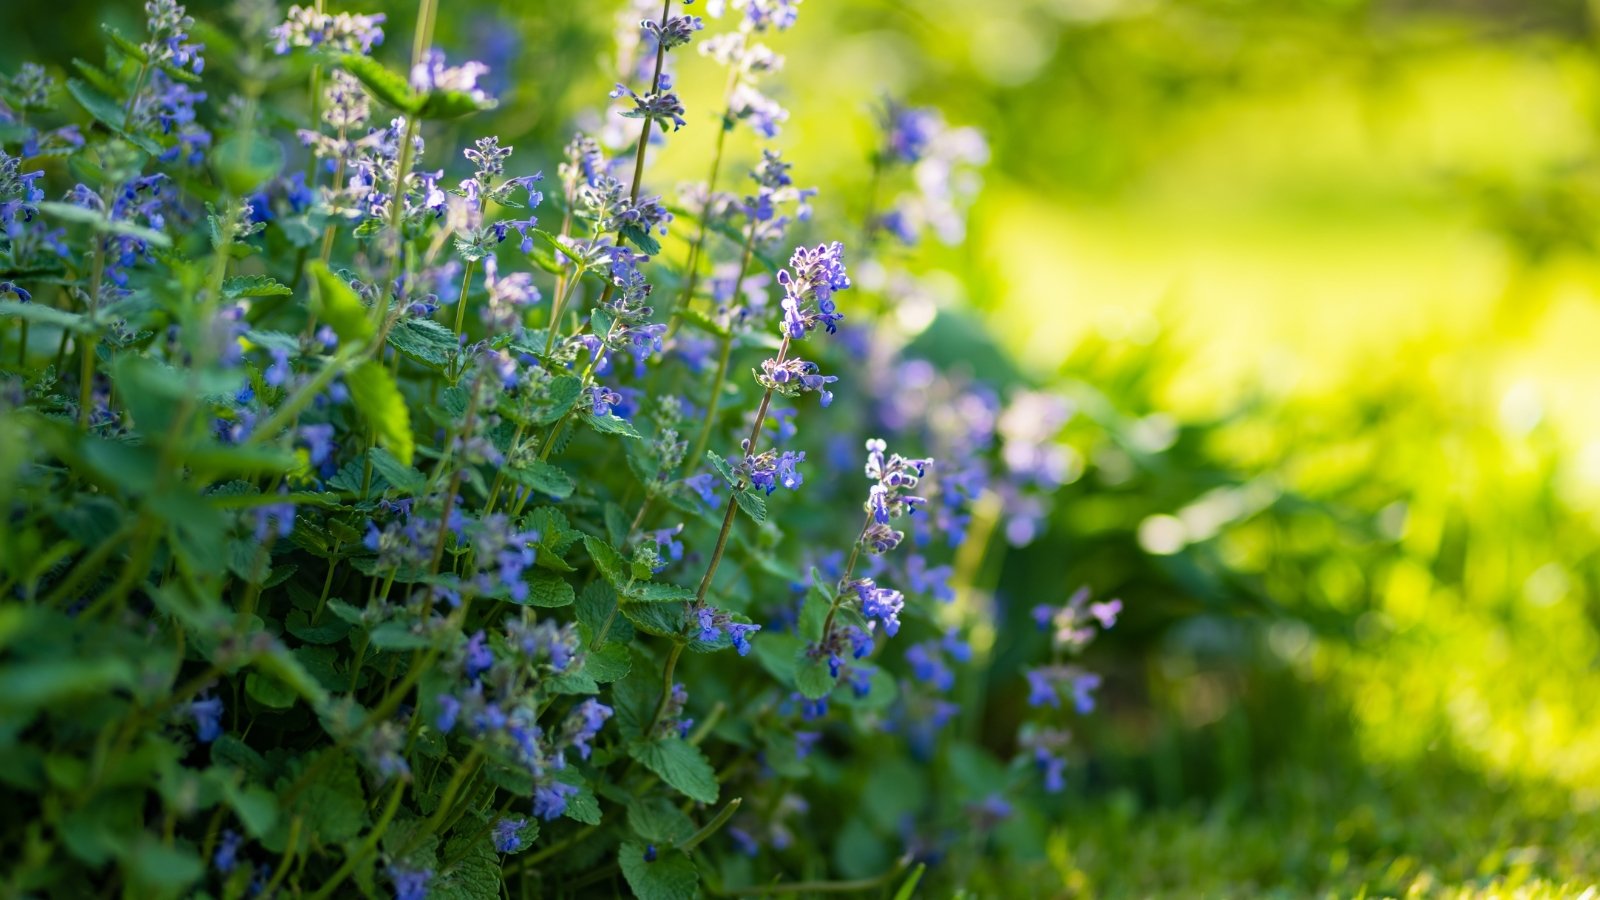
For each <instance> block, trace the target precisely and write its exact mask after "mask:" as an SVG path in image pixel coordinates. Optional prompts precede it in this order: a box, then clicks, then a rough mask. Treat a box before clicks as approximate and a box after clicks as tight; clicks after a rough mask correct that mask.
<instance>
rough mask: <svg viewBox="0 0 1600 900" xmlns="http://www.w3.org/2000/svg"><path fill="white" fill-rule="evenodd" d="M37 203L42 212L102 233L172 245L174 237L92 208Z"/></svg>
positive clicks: (53, 217)
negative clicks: (114, 217) (110, 216)
mask: <svg viewBox="0 0 1600 900" xmlns="http://www.w3.org/2000/svg"><path fill="white" fill-rule="evenodd" d="M36 205H37V206H38V207H39V211H40V212H42V213H44V214H45V215H46V216H48V217H49V218H52V219H55V220H57V221H60V222H73V223H76V224H79V225H88V226H89V227H91V228H93V229H94V230H95V231H98V232H100V233H102V234H125V235H128V236H130V237H136V238H138V239H139V240H141V241H144V242H145V243H147V244H149V245H151V246H153V247H161V248H167V247H171V246H172V239H171V238H169V237H167V236H166V235H165V234H163V233H161V232H159V231H156V230H154V229H151V228H146V227H144V226H143V225H135V224H133V223H132V222H125V221H122V220H120V219H118V220H112V219H108V218H106V217H105V216H102V215H101V214H99V213H97V212H95V211H94V210H92V209H84V208H83V207H81V206H74V205H73V204H71V203H56V202H55V201H51V200H46V201H40V202H39V203H38V204H36Z"/></svg>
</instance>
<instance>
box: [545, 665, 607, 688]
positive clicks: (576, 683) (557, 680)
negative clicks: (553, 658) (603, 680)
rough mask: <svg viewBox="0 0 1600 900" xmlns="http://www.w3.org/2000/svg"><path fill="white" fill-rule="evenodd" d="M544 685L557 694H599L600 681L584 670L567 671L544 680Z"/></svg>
mask: <svg viewBox="0 0 1600 900" xmlns="http://www.w3.org/2000/svg"><path fill="white" fill-rule="evenodd" d="M544 686H545V687H546V688H547V689H548V690H550V691H552V692H554V693H557V694H598V693H600V682H598V681H595V680H594V678H593V677H592V676H590V675H589V673H588V672H585V671H583V670H581V669H580V670H577V671H570V672H565V673H562V674H560V675H557V676H555V677H553V678H550V679H548V680H546V681H545V682H544Z"/></svg>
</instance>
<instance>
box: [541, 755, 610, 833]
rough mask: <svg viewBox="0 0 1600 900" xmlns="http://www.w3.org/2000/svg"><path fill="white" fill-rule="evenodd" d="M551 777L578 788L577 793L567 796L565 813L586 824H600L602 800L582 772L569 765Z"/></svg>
mask: <svg viewBox="0 0 1600 900" xmlns="http://www.w3.org/2000/svg"><path fill="white" fill-rule="evenodd" d="M551 777H552V778H554V779H555V780H556V781H559V782H561V783H562V784H569V785H571V786H573V787H575V788H577V789H578V792H577V793H576V794H573V795H571V796H569V797H568V798H567V808H566V811H565V812H564V813H563V815H565V816H566V817H567V818H569V819H574V820H576V821H579V822H582V823H583V824H585V825H599V824H600V801H598V800H596V799H595V796H594V788H592V787H590V786H589V782H587V781H585V780H584V777H583V773H582V772H579V771H578V770H577V769H576V768H575V767H573V766H567V767H566V768H564V769H557V770H556V771H555V772H554V773H553V774H552V775H551Z"/></svg>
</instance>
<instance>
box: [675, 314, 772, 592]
mask: <svg viewBox="0 0 1600 900" xmlns="http://www.w3.org/2000/svg"><path fill="white" fill-rule="evenodd" d="M789 340H790V337H789V335H788V334H785V335H784V336H783V343H781V344H779V345H778V362H779V363H780V364H781V363H782V362H783V361H784V360H785V359H786V358H787V357H788V355H789ZM772 391H773V389H772V388H770V387H769V388H767V390H766V392H765V393H763V394H762V395H761V405H760V406H757V407H756V421H755V425H753V426H752V427H751V429H750V439H749V441H747V442H746V443H747V444H748V449H747V450H746V451H745V452H746V453H747V454H753V453H754V452H755V449H756V441H757V440H758V439H759V438H760V437H761V426H762V425H763V424H765V422H766V420H767V409H768V407H770V406H771V405H772ZM744 486H745V485H744V484H743V483H741V484H739V485H735V487H734V492H733V493H734V496H730V497H729V498H728V508H727V509H726V510H725V511H724V512H723V515H722V530H721V531H720V532H718V533H717V543H716V546H715V547H713V548H712V550H711V562H710V563H708V564H707V565H706V574H705V576H704V577H703V578H701V579H700V587H699V588H697V589H696V590H695V594H694V604H695V606H697V607H698V606H701V605H703V604H704V603H705V600H706V593H707V592H708V591H710V590H711V579H713V578H714V577H716V574H717V565H718V564H719V563H721V562H722V552H723V551H724V550H726V549H727V546H728V534H729V533H730V532H731V531H733V518H734V516H735V515H736V514H737V513H738V511H739V503H738V500H737V499H736V496H737V494H738V492H739V491H740V490H742V489H743V488H744Z"/></svg>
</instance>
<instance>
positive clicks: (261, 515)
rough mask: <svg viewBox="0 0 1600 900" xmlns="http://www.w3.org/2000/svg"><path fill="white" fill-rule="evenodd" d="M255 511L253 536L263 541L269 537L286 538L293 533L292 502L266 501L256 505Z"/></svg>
mask: <svg viewBox="0 0 1600 900" xmlns="http://www.w3.org/2000/svg"><path fill="white" fill-rule="evenodd" d="M254 513H255V538H256V540H257V541H261V542H264V541H266V540H267V539H268V538H271V537H274V536H276V537H280V538H286V537H288V536H289V535H291V534H293V533H294V504H293V503H267V504H263V505H261V506H258V507H256V508H255V510H254Z"/></svg>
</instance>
